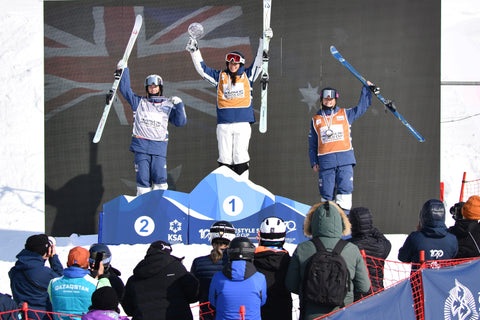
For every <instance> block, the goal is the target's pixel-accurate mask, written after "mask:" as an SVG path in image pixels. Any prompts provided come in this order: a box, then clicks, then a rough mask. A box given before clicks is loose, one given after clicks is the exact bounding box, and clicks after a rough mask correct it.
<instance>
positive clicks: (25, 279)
mask: <svg viewBox="0 0 480 320" xmlns="http://www.w3.org/2000/svg"><path fill="white" fill-rule="evenodd" d="M53 241H54V240H53V238H52V239H51V240H49V237H48V236H47V235H46V234H36V235H32V236H30V237H28V239H27V241H26V242H25V249H23V250H22V251H20V253H19V254H17V262H15V266H13V267H12V268H11V269H10V271H9V272H8V276H9V277H10V288H11V289H12V295H13V299H14V300H15V302H16V303H17V304H21V303H22V302H27V303H28V306H29V308H31V309H35V310H39V311H52V304H51V302H50V297H49V296H48V292H47V288H48V284H49V283H50V280H52V279H53V278H56V277H60V276H62V275H63V266H62V263H61V262H60V260H59V259H58V255H57V253H56V250H55V243H54V242H53ZM47 260H48V262H49V264H50V268H49V267H46V266H45V261H47ZM37 314H38V315H40V314H41V316H43V318H44V319H48V315H47V314H46V313H37ZM37 314H35V313H33V312H29V314H28V316H29V318H32V319H38V315H37Z"/></svg>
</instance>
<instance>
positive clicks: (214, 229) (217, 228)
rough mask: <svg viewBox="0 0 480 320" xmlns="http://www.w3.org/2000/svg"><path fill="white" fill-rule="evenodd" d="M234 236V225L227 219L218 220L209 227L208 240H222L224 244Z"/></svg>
mask: <svg viewBox="0 0 480 320" xmlns="http://www.w3.org/2000/svg"><path fill="white" fill-rule="evenodd" d="M233 238H235V227H234V226H233V224H231V223H230V222H228V221H224V220H220V221H217V222H215V223H214V224H212V226H211V227H210V242H211V243H213V241H214V240H223V241H224V242H226V244H228V243H230V241H232V240H233Z"/></svg>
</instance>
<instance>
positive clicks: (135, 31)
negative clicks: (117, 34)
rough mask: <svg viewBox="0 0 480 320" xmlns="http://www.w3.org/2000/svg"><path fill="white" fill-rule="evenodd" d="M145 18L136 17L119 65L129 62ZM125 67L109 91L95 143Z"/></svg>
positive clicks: (94, 139) (103, 126) (105, 120)
mask: <svg viewBox="0 0 480 320" xmlns="http://www.w3.org/2000/svg"><path fill="white" fill-rule="evenodd" d="M142 23H143V18H142V16H141V15H137V17H136V18H135V24H134V26H133V29H132V33H131V34H130V38H129V39H128V43H127V48H126V49H125V52H124V53H123V57H122V59H121V60H120V63H119V65H121V66H125V65H126V64H127V62H128V58H129V57H130V53H131V52H132V49H133V46H134V44H135V41H136V40H137V36H138V33H139V32H140V28H141V27H142ZM122 75H123V69H122V70H121V72H120V73H115V81H114V82H113V85H112V87H111V88H110V91H109V93H108V98H107V102H106V104H105V108H104V109H103V114H102V117H101V118H100V122H99V123H98V127H97V131H96V132H95V136H94V137H93V143H98V142H99V141H100V138H101V137H102V134H103V129H104V128H105V123H106V122H107V118H108V114H109V113H110V108H111V107H112V103H113V100H114V98H115V94H116V93H117V89H118V85H119V84H120V80H121V79H122Z"/></svg>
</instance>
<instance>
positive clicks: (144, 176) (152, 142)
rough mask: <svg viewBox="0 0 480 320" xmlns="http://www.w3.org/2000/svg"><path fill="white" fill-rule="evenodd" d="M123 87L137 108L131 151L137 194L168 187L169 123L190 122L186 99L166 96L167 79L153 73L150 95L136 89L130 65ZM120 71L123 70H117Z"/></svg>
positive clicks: (147, 88)
mask: <svg viewBox="0 0 480 320" xmlns="http://www.w3.org/2000/svg"><path fill="white" fill-rule="evenodd" d="M118 67H119V68H124V70H123V76H122V79H121V80H120V84H119V91H120V93H121V94H122V95H123V97H124V98H125V100H127V102H128V103H129V104H130V106H131V107H132V110H133V132H132V142H131V144H130V151H132V152H134V153H135V172H136V179H137V196H138V195H141V194H144V193H147V192H149V191H150V190H152V189H153V190H157V189H159V190H166V189H168V184H167V146H168V128H167V127H168V123H169V122H170V123H172V124H173V125H175V126H176V127H181V126H184V125H185V124H186V123H187V115H186V113H185V107H184V105H183V102H182V99H180V98H179V97H171V98H167V97H164V96H163V94H164V90H163V80H162V78H161V77H160V76H159V75H156V74H152V75H149V76H148V77H147V78H146V79H145V91H146V92H147V96H146V97H141V96H138V95H136V94H135V93H133V91H132V89H131V87H130V71H129V69H128V68H127V67H126V66H122V65H119V66H118ZM117 72H120V71H119V70H117Z"/></svg>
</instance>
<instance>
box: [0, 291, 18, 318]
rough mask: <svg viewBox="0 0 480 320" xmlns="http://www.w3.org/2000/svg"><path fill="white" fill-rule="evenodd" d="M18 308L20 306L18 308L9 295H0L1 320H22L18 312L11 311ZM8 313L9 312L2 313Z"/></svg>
mask: <svg viewBox="0 0 480 320" xmlns="http://www.w3.org/2000/svg"><path fill="white" fill-rule="evenodd" d="M20 308H21V306H18V305H17V304H16V303H15V301H14V300H13V299H12V297H11V296H10V295H8V294H4V293H0V313H3V314H2V315H0V319H1V320H22V316H21V315H20V313H19V312H18V311H13V310H18V309H20ZM8 311H11V312H9V313H4V312H8Z"/></svg>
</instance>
